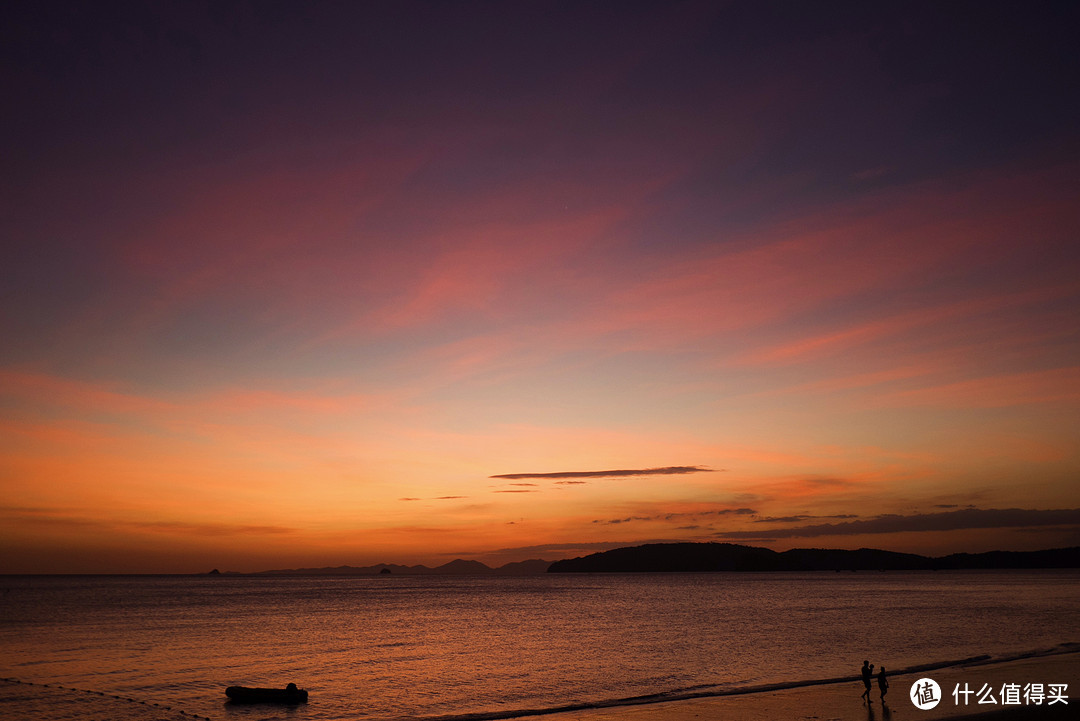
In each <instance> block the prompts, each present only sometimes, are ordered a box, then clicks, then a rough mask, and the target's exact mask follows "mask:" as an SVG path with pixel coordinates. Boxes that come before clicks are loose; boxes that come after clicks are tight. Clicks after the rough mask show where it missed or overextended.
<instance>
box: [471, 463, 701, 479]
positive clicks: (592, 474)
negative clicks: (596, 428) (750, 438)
mask: <svg viewBox="0 0 1080 721" xmlns="http://www.w3.org/2000/svg"><path fill="white" fill-rule="evenodd" d="M688 473H715V471H714V470H713V469H711V468H704V467H702V466H665V467H664V468H639V469H623V470H616V471H557V472H555V473H503V474H500V475H497V476H489V478H505V479H507V480H518V479H521V478H558V479H567V478H634V477H637V476H679V475H685V474H688Z"/></svg>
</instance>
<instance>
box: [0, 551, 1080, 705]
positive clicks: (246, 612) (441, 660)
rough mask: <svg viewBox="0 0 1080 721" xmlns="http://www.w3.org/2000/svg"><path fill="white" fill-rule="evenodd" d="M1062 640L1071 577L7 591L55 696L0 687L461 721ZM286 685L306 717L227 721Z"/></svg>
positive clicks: (240, 582) (2, 654)
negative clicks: (235, 688)
mask: <svg viewBox="0 0 1080 721" xmlns="http://www.w3.org/2000/svg"><path fill="white" fill-rule="evenodd" d="M1075 641H1080V572H1077V571H1033V572H1025V571H1015V572H975V571H972V572H951V573H920V572H911V573H902V572H896V573H843V574H834V573H815V574H783V573H770V574H750V573H747V574H700V575H699V574H685V575H684V574H672V575H667V574H662V575H552V576H536V577H524V578H486V577H421V576H414V577H404V576H390V577H385V576H384V577H353V578H317V577H306V578H304V577H293V578H250V577H239V578H233V577H211V576H204V577H185V576H142V577H139V576H134V577H109V576H106V577H102V576H97V577H94V576H90V577H86V576H75V577H72V576H68V577H63V576H60V577H56V576H37V577H25V576H22V577H12V576H9V577H0V676H3V677H9V678H15V679H19V680H22V681H31V682H34V683H35V684H45V683H48V684H52V685H53V686H54V687H53V688H42V687H41V686H40V685H38V686H33V687H30V686H24V685H20V684H4V686H3V689H0V690H3V691H4V693H5V694H6V696H7V701H5V703H6V704H7V705H6V708H8V709H9V714H8V715H9V717H10V711H11V710H17V711H18V713H17V714H16V715H17V716H19V717H22V718H29V719H42V720H48V721H52V720H53V719H67V718H72V719H74V718H90V717H93V718H111V719H121V720H122V719H134V720H141V719H158V718H173V717H174V716H170V715H169V714H170V712H166V711H165V710H164V707H166V706H167V707H169V708H170V709H172V712H171V713H177V714H178V712H179V711H180V710H183V711H184V712H185V713H187V714H197V715H199V716H205V717H208V718H210V719H215V720H217V719H226V720H233V721H253V720H254V719H290V720H291V721H301V720H304V719H350V720H364V719H380V720H384V719H399V718H429V717H438V716H447V715H466V716H467V715H473V714H483V713H491V712H509V711H513V710H519V709H543V708H550V707H555V706H560V705H564V704H569V703H592V702H603V701H606V700H611V699H619V698H625V697H630V696H636V695H643V694H652V693H662V692H673V691H679V690H683V689H688V688H695V687H707V688H718V689H721V688H725V687H737V686H745V685H754V684H761V683H770V682H782V681H798V680H805V679H815V678H827V677H832V676H839V675H849V674H855V673H857V672H858V669H859V666H860V664H861V663H862V659H863V658H869V659H871V661H872V662H874V663H877V664H879V665H880V664H884V665H885V666H886V667H888V668H892V669H899V668H902V667H904V666H908V665H914V664H920V663H929V662H935V661H946V660H951V659H959V658H963V657H969V656H975V655H979V654H992V655H999V654H1009V653H1016V652H1023V651H1029V650H1033V649H1038V648H1045V647H1050V646H1054V645H1057V644H1060V643H1062V642H1075ZM289 681H293V682H295V683H297V685H299V686H300V687H302V688H307V689H308V690H309V691H310V693H311V701H310V703H308V704H306V705H304V706H300V707H297V708H293V709H285V708H273V707H269V708H268V707H234V706H231V705H227V704H226V703H225V700H226V699H225V696H224V689H225V687H226V686H229V685H248V686H278V687H280V686H284V685H285V684H286V683H288V682H289ZM57 684H59V685H62V686H66V687H70V688H74V689H80V690H81V691H79V692H73V691H68V690H64V689H57V688H55V685H57ZM84 691H92V692H100V693H104V694H105V696H98V695H96V694H94V695H92V694H88V693H83V692H84ZM113 695H116V696H120V697H122V699H132V700H131V701H129V700H115V699H112V698H111V696H113ZM139 702H141V703H139ZM154 703H156V704H158V706H157V707H153V706H150V705H149V704H154ZM95 714H96V715H95ZM175 717H180V716H175Z"/></svg>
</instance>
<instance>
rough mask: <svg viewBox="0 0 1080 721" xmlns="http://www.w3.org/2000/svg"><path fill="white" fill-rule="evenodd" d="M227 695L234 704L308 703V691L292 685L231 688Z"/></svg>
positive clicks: (226, 690) (226, 691)
mask: <svg viewBox="0 0 1080 721" xmlns="http://www.w3.org/2000/svg"><path fill="white" fill-rule="evenodd" d="M225 695H226V696H228V697H229V699H230V700H231V701H232V702H233V703H284V704H295V703H307V691H306V690H305V689H302V688H297V687H296V684H295V683H290V684H289V685H288V686H286V687H285V688H252V687H249V686H229V687H228V688H227V689H225Z"/></svg>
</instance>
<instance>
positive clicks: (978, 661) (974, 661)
mask: <svg viewBox="0 0 1080 721" xmlns="http://www.w3.org/2000/svg"><path fill="white" fill-rule="evenodd" d="M1057 657H1068V658H1069V659H1070V660H1071V661H1072V662H1073V663H1075V665H1076V668H1077V673H1074V674H1072V676H1070V678H1069V679H1063V680H1062V679H1052V680H1050V681H1049V682H1050V683H1058V682H1059V681H1060V682H1062V683H1069V684H1070V687H1071V688H1073V690H1074V692H1075V691H1076V689H1077V688H1078V687H1077V686H1076V685H1075V684H1074V683H1073V681H1074V680H1075V682H1077V683H1080V643H1076V642H1065V643H1061V644H1058V645H1057V646H1053V647H1051V648H1043V649H1034V650H1030V651H1024V652H1018V653H1014V654H1009V655H1006V656H990V655H988V654H982V655H979V656H971V657H968V658H963V659H954V660H950V661H935V662H931V663H925V664H917V665H914V666H908V667H905V668H901V669H898V670H896V671H891V672H889V673H888V678H889V679H890V681H891V680H892V679H904V678H908V679H916V678H920V677H922V676H923V675H924V674H927V673H930V672H935V673H936V674H938V675H943V676H948V677H951V676H954V675H956V672H957V670H958V669H965V670H966V669H974V670H978V669H984V668H990V669H998V668H1000V667H1006V666H1008V665H1010V664H1034V665H1037V666H1044V665H1049V664H1051V663H1052V659H1055V658H1057ZM1070 665H1071V664H1070ZM973 673H974V672H973ZM995 675H996V674H995ZM861 682H862V676H861V675H860V674H858V673H855V674H852V675H850V676H839V677H831V678H822V679H806V680H800V681H780V682H774V683H768V684H755V685H752V686H735V687H731V686H726V687H724V688H720V687H718V686H698V687H693V688H688V689H684V690H674V691H666V692H660V693H654V694H645V695H641V696H629V697H624V698H617V699H607V700H600V701H588V702H585V701H583V702H579V703H570V704H564V705H560V706H551V707H544V708H533V709H513V710H507V711H490V712H479V713H464V714H448V715H440V716H424V717H420V718H418V719H417V720H416V721H504V720H506V721H512V720H513V719H524V718H536V717H544V716H558V717H559V718H560V719H563V718H574V719H578V718H580V719H581V720H582V721H593V720H594V719H595V720H596V721H600V719H604V720H608V719H615V718H618V719H623V718H629V717H630V716H638V715H643V716H645V717H646V718H648V717H650V716H651V715H652V713H650V711H651V710H652V709H654V708H655V709H657V711H656V713H657V714H658V715H657V717H656V718H657V721H660V719H662V718H675V719H681V718H683V716H682V715H679V714H676V713H674V711H675V710H676V709H678V708H679V707H680V706H686V707H690V706H696V705H700V706H711V705H718V704H722V702H723V701H725V700H729V699H755V698H769V697H770V696H777V695H779V694H799V693H803V694H813V692H815V691H817V690H819V689H820V693H823V694H831V693H832V692H834V691H838V689H841V688H848V687H854V688H861ZM909 687H910V681H909V682H908V683H903V682H901V683H898V684H897V685H896V689H893V687H892V686H891V685H890V689H891V693H890V695H891V696H892V699H891V701H892V704H893V705H894V706H898V707H899V706H900V705H901V703H902V704H903V705H905V707H906V708H905V709H904V710H905V711H907V710H911V711H913V712H915V713H917V714H919V715H918V718H925V719H932V718H942V716H941V714H940V713H934V712H932V711H931V712H924V711H919V710H918V709H916V708H915V707H914V706H913V705H912V704H911V702H910V701H909V700H908V699H907V698H906V694H907V691H908V688H909ZM943 688H944V685H943ZM950 688H951V686H950ZM897 690H899V691H901V693H897ZM872 693H873V695H874V698H876V694H877V693H878V688H877V683H876V680H875V682H874V685H873V691H872ZM819 695H820V694H819ZM1077 703H1080V700H1078V701H1077ZM1062 705H1063V704H1060V703H1059V704H1055V710H1056V707H1057V706H1062ZM1070 705H1072V704H1070ZM870 706H873V704H871V705H870ZM1065 708H1068V706H1065ZM1040 709H1041V711H1043V712H1047V711H1049V712H1051V713H1054V712H1055V710H1052V709H1049V707H1046V706H1043V707H1040ZM862 710H863V715H862V717H860V718H865V717H866V716H867V713H866V712H867V711H868V710H872V709H871V708H869V707H867V706H866V705H863V706H862ZM963 711H965V709H964V707H960V708H959V711H958V713H957V714H952V715H950V716H948V717H949V718H961V717H967V716H971V717H976V716H977V717H978V718H980V719H981V718H998V715H1000V718H1001V719H1002V721H1010V720H1012V719H1022V718H1028V716H1023V715H1020V716H1018V715H1016V713H1015V712H1017V711H1023V707H1021V708H1020V709H1013V708H1009V709H1000V708H999V709H997V714H995V712H994V711H989V712H987V711H985V710H984V711H981V712H979V713H969V714H964V715H963V716H961V715H958V714H960V713H962V712H963ZM1072 711H1073V712H1074V713H1075V708H1074V709H1072ZM695 715H696V714H695ZM883 716H885V717H886V719H885V721H890V720H891V721H895V718H896V714H895V712H894V709H891V708H889V709H886V712H885V713H884V714H883ZM1037 716H1038V718H1043V719H1050V718H1056V717H1055V716H1052V715H1048V714H1045V713H1043V714H1038V715H1037ZM765 718H768V717H765ZM802 718H807V719H816V718H819V717H818V716H813V715H808V716H804V717H802ZM836 718H840V719H842V718H844V717H836ZM1032 718H1035V717H1032ZM870 721H876V720H875V719H874V717H873V714H870Z"/></svg>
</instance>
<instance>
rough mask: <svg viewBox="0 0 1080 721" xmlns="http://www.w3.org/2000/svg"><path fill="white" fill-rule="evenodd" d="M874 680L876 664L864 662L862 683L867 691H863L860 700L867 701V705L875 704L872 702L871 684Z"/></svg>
mask: <svg viewBox="0 0 1080 721" xmlns="http://www.w3.org/2000/svg"><path fill="white" fill-rule="evenodd" d="M873 679H874V664H872V663H870V662H869V661H863V662H862V682H863V686H866V690H865V691H863V693H862V696H860V698H862V699H865V700H866V702H867V703H873V701H871V700H870V684H871V682H872V681H873Z"/></svg>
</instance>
